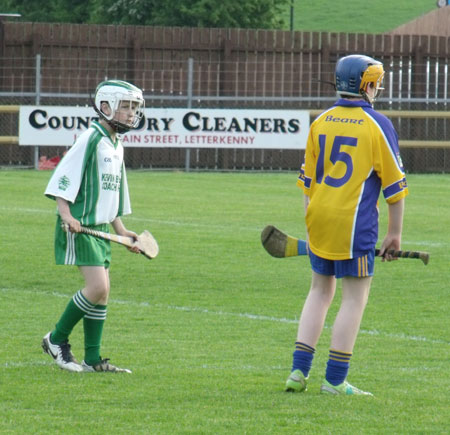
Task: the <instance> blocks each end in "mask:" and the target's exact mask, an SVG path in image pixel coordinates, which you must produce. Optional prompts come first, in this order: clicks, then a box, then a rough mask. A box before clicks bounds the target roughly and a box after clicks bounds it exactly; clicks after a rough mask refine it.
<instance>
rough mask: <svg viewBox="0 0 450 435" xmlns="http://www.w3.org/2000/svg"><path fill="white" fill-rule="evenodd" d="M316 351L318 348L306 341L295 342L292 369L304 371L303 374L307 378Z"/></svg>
mask: <svg viewBox="0 0 450 435" xmlns="http://www.w3.org/2000/svg"><path fill="white" fill-rule="evenodd" d="M315 351H316V350H315V349H314V348H313V347H311V346H309V345H307V344H306V343H301V342H300V341H297V342H296V343H295V351H294V354H293V362H292V371H294V370H300V371H301V372H302V373H303V376H305V378H307V377H308V374H309V371H310V370H311V365H312V361H313V358H314V352H315Z"/></svg>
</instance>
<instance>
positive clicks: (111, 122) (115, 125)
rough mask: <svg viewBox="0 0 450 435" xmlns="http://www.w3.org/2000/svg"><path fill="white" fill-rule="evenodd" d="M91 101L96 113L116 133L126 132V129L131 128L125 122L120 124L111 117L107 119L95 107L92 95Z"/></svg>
mask: <svg viewBox="0 0 450 435" xmlns="http://www.w3.org/2000/svg"><path fill="white" fill-rule="evenodd" d="M91 102H92V107H93V108H94V110H95V111H96V112H97V115H98V116H99V117H100V118H101V119H103V120H104V121H105V122H107V123H108V125H109V126H110V127H111V128H112V129H113V130H114V131H115V132H116V133H118V134H123V133H126V132H128V131H130V130H131V128H132V127H130V126H128V125H126V124H122V123H121V122H118V121H114V120H112V119H107V118H106V116H105V115H104V114H103V113H102V112H101V111H100V110H98V109H97V107H96V106H95V103H94V101H93V100H92V97H91Z"/></svg>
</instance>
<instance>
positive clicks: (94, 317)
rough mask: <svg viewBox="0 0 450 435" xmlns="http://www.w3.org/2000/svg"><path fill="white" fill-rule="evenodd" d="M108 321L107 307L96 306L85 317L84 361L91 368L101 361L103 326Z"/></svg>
mask: <svg viewBox="0 0 450 435" xmlns="http://www.w3.org/2000/svg"><path fill="white" fill-rule="evenodd" d="M105 320H106V305H96V306H95V307H93V308H92V310H91V311H89V313H87V314H86V315H85V316H84V319H83V326H84V361H85V363H86V364H89V365H90V366H92V365H94V364H97V363H98V362H99V361H100V360H101V357H100V345H101V341H102V334H103V325H104V323H105Z"/></svg>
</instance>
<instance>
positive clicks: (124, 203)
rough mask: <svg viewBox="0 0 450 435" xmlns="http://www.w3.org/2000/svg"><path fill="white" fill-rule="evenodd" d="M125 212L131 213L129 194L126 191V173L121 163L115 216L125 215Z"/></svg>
mask: <svg viewBox="0 0 450 435" xmlns="http://www.w3.org/2000/svg"><path fill="white" fill-rule="evenodd" d="M127 214H131V202H130V194H129V191H128V181H127V173H126V170H125V164H124V163H122V177H121V181H120V198H119V209H118V211H117V216H125V215H127Z"/></svg>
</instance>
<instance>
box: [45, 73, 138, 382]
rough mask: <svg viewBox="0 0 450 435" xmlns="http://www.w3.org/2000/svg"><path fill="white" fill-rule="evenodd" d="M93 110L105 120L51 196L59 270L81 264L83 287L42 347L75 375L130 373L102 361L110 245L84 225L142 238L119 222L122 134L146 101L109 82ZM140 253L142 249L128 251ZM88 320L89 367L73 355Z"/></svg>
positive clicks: (69, 161) (66, 161)
mask: <svg viewBox="0 0 450 435" xmlns="http://www.w3.org/2000/svg"><path fill="white" fill-rule="evenodd" d="M93 105H94V109H95V111H96V112H97V113H98V115H99V120H98V122H97V121H93V122H92V124H91V126H90V127H89V128H88V129H87V130H86V131H85V132H84V133H83V134H81V135H80V136H79V137H78V138H77V140H76V141H75V143H74V144H73V146H72V147H71V148H70V150H69V151H68V152H67V154H66V155H65V156H64V157H63V159H62V160H61V162H60V163H59V164H58V166H57V167H56V169H55V171H54V172H53V174H52V176H51V179H50V181H49V183H48V186H47V189H46V191H45V195H46V196H47V197H49V198H51V199H54V200H56V204H57V209H58V213H57V222H56V229H55V259H56V264H65V265H76V266H78V268H79V270H80V272H81V274H82V276H83V277H84V281H85V286H84V288H83V289H81V290H79V291H78V292H77V293H75V294H74V296H73V297H72V298H71V300H70V301H69V303H68V304H67V306H66V309H65V311H64V312H63V313H62V315H61V317H60V318H59V320H58V322H57V323H56V326H55V329H54V330H52V331H50V332H49V333H47V334H46V335H45V337H44V338H43V340H42V347H43V349H44V351H45V352H46V353H48V354H49V355H50V356H51V357H52V358H53V359H54V360H55V362H56V364H58V366H59V367H61V368H62V369H65V370H69V371H72V372H126V373H131V371H130V370H128V369H121V368H119V367H116V366H114V365H112V364H110V363H109V362H108V361H109V360H108V359H107V358H102V357H101V356H100V346H101V338H102V332H103V324H104V322H105V319H106V307H107V303H108V297H109V291H110V282H109V265H110V261H111V246H110V242H109V240H103V239H99V238H95V237H92V236H89V235H87V234H84V233H81V232H80V228H81V226H87V227H90V228H92V229H96V230H100V231H105V232H108V231H109V225H110V224H111V225H112V227H113V229H114V231H115V233H116V234H118V235H121V236H128V237H132V238H134V239H135V240H136V239H137V235H136V233H134V232H133V231H130V230H128V229H127V228H126V227H125V226H124V224H123V222H122V220H121V218H120V217H121V216H124V215H127V214H130V213H131V206H130V198H129V194H128V184H127V178H126V172H125V166H124V161H123V145H122V142H121V139H120V134H122V133H126V132H127V131H129V130H130V129H133V128H136V127H137V126H138V125H139V122H140V120H141V118H142V116H143V108H144V98H143V95H142V91H141V90H140V89H139V88H137V87H136V86H134V85H132V84H130V83H128V82H125V81H121V80H107V81H105V82H102V83H100V84H99V85H98V86H97V89H96V91H95V97H94V101H93ZM130 249H131V250H132V251H133V252H136V253H138V252H139V250H138V248H137V247H133V248H130ZM81 319H83V329H84V338H85V343H84V345H85V346H84V347H85V352H84V360H83V361H82V363H79V362H78V361H77V360H76V359H75V358H74V356H73V354H72V352H71V350H70V344H69V335H70V333H71V332H72V330H73V328H74V327H75V325H76V324H77V323H78V322H79V321H80V320H81Z"/></svg>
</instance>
